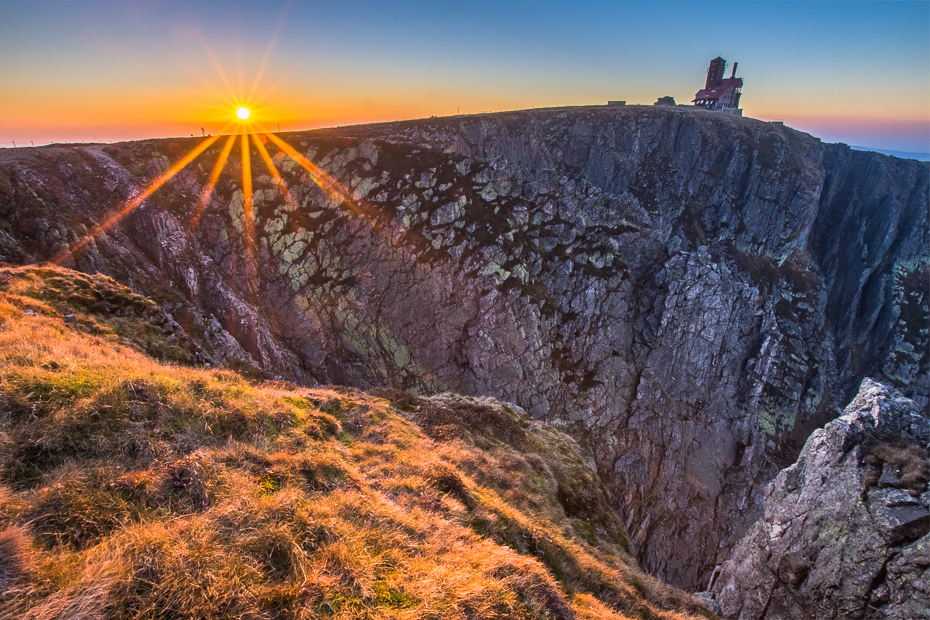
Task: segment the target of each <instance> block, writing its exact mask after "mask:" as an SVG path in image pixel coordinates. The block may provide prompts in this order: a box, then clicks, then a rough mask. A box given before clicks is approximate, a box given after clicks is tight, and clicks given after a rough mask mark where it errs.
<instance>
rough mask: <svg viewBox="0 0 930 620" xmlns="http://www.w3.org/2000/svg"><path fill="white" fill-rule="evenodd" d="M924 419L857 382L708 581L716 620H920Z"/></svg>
mask: <svg viewBox="0 0 930 620" xmlns="http://www.w3.org/2000/svg"><path fill="white" fill-rule="evenodd" d="M928 444H930V419H928V418H927V417H926V414H925V413H924V412H923V411H921V410H919V409H918V407H917V406H916V405H915V403H914V402H913V401H912V400H910V399H907V398H903V397H902V396H901V395H900V394H899V393H898V392H897V391H895V390H893V389H890V388H888V387H886V386H883V385H881V384H878V383H875V382H873V381H871V380H869V379H866V380H865V381H863V382H862V387H861V388H860V390H859V394H858V395H857V396H856V398H855V399H854V400H853V402H852V403H851V404H850V405H849V407H847V408H846V411H845V413H844V414H843V416H841V417H840V418H838V419H837V420H834V421H833V422H830V423H829V424H827V425H826V427H825V428H824V429H822V430H817V431H814V434H813V435H811V437H810V439H808V441H807V443H806V444H805V446H804V449H803V450H802V451H801V456H800V457H799V458H798V461H797V463H795V464H794V465H792V466H791V467H788V468H787V469H784V470H782V471H781V472H780V473H779V474H778V476H777V477H776V478H775V480H774V481H773V482H772V484H771V486H770V488H769V489H768V490H767V492H766V497H765V508H764V515H763V518H762V519H760V520H759V521H758V522H757V523H756V524H755V525H754V526H753V527H752V529H751V530H750V532H749V534H748V535H747V536H746V538H744V539H743V540H742V541H740V543H739V544H738V545H737V546H736V548H735V549H734V550H733V554H732V556H733V557H732V559H731V560H729V561H728V562H726V563H725V564H724V565H723V567H722V569H721V570H720V572H719V575H715V583H714V586H713V591H714V594H715V596H716V599H717V601H718V603H719V604H720V607H721V610H722V612H723V614H724V616H725V617H727V618H739V619H740V620H749V619H754V618H767V619H768V620H779V619H782V618H784V619H785V620H787V619H792V618H821V619H824V620H828V619H831V618H900V619H901V620H904V619H913V618H927V617H930V571H928V570H927V569H928V568H930V511H928V510H927V507H928V505H930V492H928V486H927V484H928V479H930V461H928V454H927V448H928Z"/></svg>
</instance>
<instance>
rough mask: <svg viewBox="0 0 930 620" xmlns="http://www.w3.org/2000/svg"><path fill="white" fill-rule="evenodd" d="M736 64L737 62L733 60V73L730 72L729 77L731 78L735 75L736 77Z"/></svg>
mask: <svg viewBox="0 0 930 620" xmlns="http://www.w3.org/2000/svg"><path fill="white" fill-rule="evenodd" d="M738 64H739V63H738V62H734V63H733V73H731V74H730V77H731V78H735V77H736V65H738Z"/></svg>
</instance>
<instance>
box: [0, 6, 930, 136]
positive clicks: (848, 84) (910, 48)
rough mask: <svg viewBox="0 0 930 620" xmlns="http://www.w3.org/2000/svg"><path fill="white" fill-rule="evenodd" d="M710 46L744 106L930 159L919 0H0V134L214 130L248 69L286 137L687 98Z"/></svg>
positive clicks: (927, 33)
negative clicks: (407, 121)
mask: <svg viewBox="0 0 930 620" xmlns="http://www.w3.org/2000/svg"><path fill="white" fill-rule="evenodd" d="M717 55H721V56H723V57H724V58H726V59H727V60H728V61H730V62H731V63H732V62H733V61H738V62H739V69H738V72H737V75H739V76H741V77H743V78H744V80H745V86H744V89H743V91H744V95H743V101H742V106H743V108H744V110H745V112H744V113H745V115H747V116H752V117H755V118H761V119H765V120H783V121H785V123H786V124H788V125H790V126H792V127H796V128H798V129H801V130H803V131H807V132H810V133H812V134H814V135H816V136H818V137H820V138H822V139H824V140H825V141H829V142H846V143H848V144H855V145H861V146H867V147H872V148H880V149H895V150H900V151H910V152H930V2H927V1H926V0H914V1H891V0H885V1H881V2H868V1H853V2H846V1H841V0H834V1H823V2H821V1H813V0H808V1H800V2H798V1H789V0H741V1H725V0H690V1H677V2H673V1H662V0H657V1H650V2H645V1H638V2H622V1H616V0H614V1H612V2H606V1H603V2H594V1H585V0H579V1H577V2H574V3H571V4H568V3H563V2H553V1H549V0H536V1H534V2H523V1H506V0H501V1H499V2H487V1H484V0H475V1H472V2H464V1H460V0H439V1H433V2H423V1H392V2H387V1H381V2H379V1H376V0H353V1H352V2H341V1H335V0H330V1H328V2H318V1H311V0H304V1H299V0H291V1H287V0H272V1H268V2H262V3H256V2H246V1H235V0H231V1H226V2H221V1H219V0H199V1H197V2H183V1H181V0H136V1H130V0H0V146H10V144H9V142H10V141H13V140H16V141H17V143H19V142H20V141H23V142H26V141H29V140H34V141H35V142H36V144H44V143H47V142H50V141H85V140H86V141H110V140H125V139H139V138H146V137H164V136H178V135H189V134H191V133H194V134H196V135H199V134H200V128H201V127H203V128H204V129H205V131H206V132H207V133H216V132H218V131H220V130H221V129H222V128H223V126H224V125H225V124H226V123H227V122H228V121H229V120H231V118H232V115H233V112H234V107H235V105H234V104H235V103H237V102H238V100H242V99H246V98H247V94H248V93H249V92H250V90H251V88H252V86H253V84H254V83H255V82H256V79H257V85H256V87H255V89H254V92H255V98H257V99H259V101H257V102H256V101H253V102H252V103H253V104H254V107H255V115H256V117H257V120H258V121H259V122H262V123H264V124H265V125H266V126H267V127H269V128H271V129H276V128H277V127H278V125H280V127H281V129H283V130H294V129H310V128H314V127H321V126H332V125H344V124H353V123H359V122H374V121H381V120H395V119H400V118H417V117H424V116H430V115H437V116H446V115H450V114H455V113H457V112H461V113H463V114H464V113H472V112H482V111H499V110H508V109H523V108H530V107H551V106H560V105H589V104H603V103H604V102H606V101H607V100H608V99H625V100H627V101H628V102H629V103H644V104H650V103H652V102H653V101H655V100H656V98H658V97H659V96H663V95H672V96H674V97H675V99H676V100H677V101H678V102H679V103H684V102H689V101H690V100H691V99H692V98H693V96H694V93H695V91H696V90H698V88H700V87H701V86H702V85H703V82H704V77H705V72H706V68H707V63H708V61H709V60H710V59H711V58H713V57H715V56H717ZM263 66H264V69H262V67H263ZM221 74H222V75H225V78H226V82H228V84H227V83H225V82H224V79H223V77H221ZM728 75H729V69H728Z"/></svg>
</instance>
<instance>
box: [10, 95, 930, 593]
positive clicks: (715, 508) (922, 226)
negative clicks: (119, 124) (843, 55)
mask: <svg viewBox="0 0 930 620" xmlns="http://www.w3.org/2000/svg"><path fill="white" fill-rule="evenodd" d="M282 137H283V138H284V139H285V140H286V141H287V142H288V143H290V144H291V145H293V146H294V147H295V148H297V149H298V150H299V151H301V152H302V153H305V154H306V156H307V157H308V158H309V159H310V160H312V161H313V162H314V163H315V164H316V165H318V166H320V167H321V168H322V169H323V170H325V171H326V172H327V173H328V174H330V175H332V177H333V178H335V179H336V180H338V181H339V182H340V183H341V184H342V185H343V186H344V187H345V188H346V190H347V192H349V193H350V194H351V198H352V199H351V201H344V200H343V197H341V196H338V195H337V194H335V193H333V192H332V191H329V192H327V191H324V190H323V189H321V188H320V187H318V186H317V185H316V184H314V183H313V181H312V180H311V179H310V178H309V176H308V175H307V174H306V173H305V172H304V170H303V169H302V168H300V167H299V166H298V165H297V164H296V162H294V161H293V160H292V159H290V158H289V157H287V156H285V154H284V153H278V151H277V149H276V148H275V147H274V145H273V144H271V143H269V144H268V149H269V151H270V153H271V155H272V156H273V158H274V161H275V163H276V165H277V167H278V169H279V170H280V171H281V174H282V177H283V178H284V181H285V182H286V183H287V185H288V187H289V188H290V193H291V197H292V201H291V202H290V203H288V201H286V200H285V197H284V196H283V195H282V194H281V192H280V191H279V190H278V189H276V187H275V185H274V183H273V182H272V179H271V177H270V175H269V174H268V171H267V169H266V168H265V166H264V164H263V162H262V160H261V158H260V157H259V155H258V153H257V152H255V151H254V150H253V154H252V157H251V162H252V174H253V178H254V179H255V185H254V189H255V192H254V204H255V210H254V214H255V221H254V227H255V231H256V233H257V235H256V237H257V238H256V240H255V242H254V249H252V250H250V247H251V246H250V242H249V241H248V240H247V235H246V234H245V233H246V232H247V231H248V226H247V221H246V218H245V212H244V209H243V202H244V201H243V196H242V192H241V160H240V158H239V156H238V155H237V154H236V153H237V152H238V147H237V148H236V149H234V150H233V153H234V154H233V157H231V158H230V162H229V163H228V164H227V167H226V172H224V174H223V175H222V176H221V177H220V181H219V183H218V185H217V191H216V193H215V194H214V196H213V198H212V200H211V202H210V203H209V204H208V205H207V207H206V208H205V209H202V210H201V209H200V208H199V206H198V202H197V196H198V194H199V192H200V191H201V187H202V185H203V183H204V182H205V180H206V177H207V175H208V173H209V171H210V168H211V167H212V166H213V162H214V161H215V159H216V157H217V155H218V153H219V150H220V149H221V147H222V141H220V142H217V143H216V144H215V145H214V146H213V147H211V149H209V150H208V151H207V152H206V153H205V154H204V155H203V156H202V157H201V159H199V160H197V162H195V163H194V165H192V166H191V167H189V168H188V169H186V170H185V171H183V172H182V173H180V174H179V175H178V176H176V177H175V178H174V179H173V180H172V181H171V182H169V184H167V185H166V186H165V187H164V188H162V189H161V190H159V192H158V193H156V194H155V195H154V196H153V197H152V198H150V199H148V200H147V201H146V202H145V203H143V205H142V206H141V207H140V208H138V209H137V210H135V211H133V212H132V213H130V214H129V215H128V216H127V217H126V218H125V219H124V220H123V221H122V222H121V223H120V224H119V225H118V226H116V227H115V228H113V229H110V230H108V231H107V232H106V233H105V234H100V235H97V236H96V237H94V238H93V241H92V242H87V243H85V242H84V240H85V239H87V238H88V235H91V234H93V232H94V231H95V230H96V229H97V227H98V226H99V225H100V224H101V223H103V222H105V221H106V220H107V218H108V217H109V215H110V214H112V213H113V212H115V211H117V210H118V209H119V208H120V207H121V206H122V205H123V204H125V202H126V201H127V199H128V197H130V196H131V195H134V194H135V193H136V192H138V191H140V188H142V187H143V186H144V185H145V183H146V182H147V181H148V180H149V179H151V178H152V177H153V176H154V175H156V174H158V173H159V172H160V171H162V170H165V169H166V168H167V167H168V166H169V165H170V164H171V163H173V162H174V161H177V160H178V159H180V158H181V157H182V156H183V155H184V153H186V152H187V151H188V150H190V149H191V148H193V147H194V145H195V144H196V141H194V140H188V139H178V140H151V141H143V142H134V143H123V144H115V145H109V146H102V145H98V146H62V147H46V148H42V149H29V150H25V149H24V150H20V151H15V152H13V151H6V152H3V153H2V154H0V227H2V228H0V255H2V256H3V260H6V261H11V262H30V261H42V260H47V259H49V258H51V257H52V256H54V255H56V254H58V253H60V252H61V251H62V250H64V249H69V248H73V249H74V253H73V256H72V257H71V258H70V259H69V261H72V262H69V264H68V265H67V266H70V265H71V264H73V265H74V266H76V267H77V268H79V269H81V270H83V271H87V272H94V271H99V272H102V273H106V274H108V275H111V276H113V277H115V278H116V279H118V280H120V281H122V282H124V283H126V284H129V285H130V286H133V287H134V288H135V289H136V290H138V291H140V292H144V293H146V294H147V295H149V296H151V297H154V298H156V299H158V300H159V301H160V302H162V304H163V307H164V308H165V309H166V310H167V311H168V312H169V313H171V316H172V317H173V320H175V321H177V322H178V323H179V324H180V326H181V327H183V329H184V331H185V333H186V334H187V337H189V338H190V341H191V346H192V347H195V346H197V345H195V344H194V343H201V345H200V346H202V347H203V350H202V351H201V352H198V353H199V354H201V355H202V356H203V357H204V359H205V360H206V361H208V362H212V363H230V364H233V365H236V366H238V367H242V368H252V369H254V372H256V373H258V374H262V373H264V374H265V375H267V376H278V377H281V378H285V379H288V380H292V381H296V382H300V383H305V384H313V383H314V382H320V383H342V384H348V385H352V386H358V387H370V386H376V385H388V386H392V387H398V388H404V389H409V390H414V391H417V392H420V393H437V392H440V391H444V390H452V391H456V392H460V393H463V394H468V395H477V396H484V395H487V396H493V397H496V398H499V399H502V400H505V401H510V402H514V403H516V404H518V405H519V406H521V407H523V408H524V409H526V410H527V411H529V412H530V413H531V414H532V415H533V416H535V417H537V418H541V419H546V420H547V421H549V422H550V423H552V424H556V425H559V426H560V427H562V428H563V429H564V430H566V431H568V432H569V433H571V434H572V435H573V436H574V437H576V438H577V439H579V440H580V441H581V442H582V444H583V445H584V447H585V448H586V449H587V450H588V451H589V453H590V454H591V457H592V459H593V461H594V463H595V464H596V466H597V469H598V471H599V472H600V475H601V477H602V479H603V480H604V481H605V483H606V485H607V488H608V489H609V491H610V493H611V499H612V501H613V503H614V504H615V506H616V507H617V508H618V509H619V510H620V512H621V514H623V515H624V517H625V519H626V522H627V526H628V528H629V529H630V530H631V531H632V532H633V533H634V534H635V535H636V536H637V541H636V542H637V545H638V548H639V554H640V559H641V561H642V564H643V567H644V568H645V569H646V570H648V571H650V572H652V573H654V574H656V575H657V576H659V577H661V578H663V579H665V580H667V581H669V582H671V583H673V584H675V585H678V586H682V587H690V588H692V589H693V590H700V589H703V588H704V587H705V586H706V584H707V579H708V577H709V576H710V574H711V572H712V571H713V569H714V567H715V566H716V565H719V564H721V563H723V562H724V561H725V560H727V559H728V557H729V553H730V550H731V549H732V548H733V547H734V545H735V544H736V543H737V541H738V540H739V539H740V538H742V536H743V535H745V534H746V533H747V531H748V530H749V528H750V526H751V525H752V524H753V523H754V522H755V521H756V519H758V518H759V517H760V515H761V513H762V499H763V496H764V494H763V489H764V487H765V485H766V484H767V483H768V482H770V481H771V480H772V479H773V478H774V477H775V476H776V474H777V473H778V470H779V468H781V467H785V466H787V465H789V464H791V463H792V462H793V461H794V459H795V458H796V457H797V455H798V453H799V452H800V450H801V447H802V446H803V444H804V442H805V440H806V439H807V437H808V435H809V434H810V433H811V431H813V430H814V429H815V428H818V427H820V426H823V424H824V423H826V422H827V421H829V420H832V419H834V418H836V417H837V416H839V415H840V414H841V412H842V407H844V406H845V405H846V403H848V402H849V401H850V400H851V399H852V398H853V396H854V395H855V393H856V390H857V388H858V386H859V383H860V381H861V379H862V378H863V377H865V376H872V377H875V378H877V379H880V380H882V381H884V382H886V383H888V384H890V385H892V386H894V387H896V388H897V389H899V390H901V391H902V392H903V393H904V395H906V396H907V397H909V398H911V399H913V400H914V401H915V402H916V403H917V405H918V406H921V407H926V405H927V402H928V400H927V399H928V390H930V385H928V375H930V369H928V329H927V324H928V310H927V304H928V301H930V291H928V263H930V258H928V249H927V248H928V240H930V238H928V213H927V204H928V179H930V166H928V165H927V164H926V163H919V162H916V161H910V160H900V159H895V158H891V157H887V156H882V155H878V154H875V153H865V152H856V151H852V150H850V149H849V148H848V147H846V146H844V145H833V144H822V143H821V142H820V141H818V140H817V139H815V138H813V137H811V136H809V135H806V134H803V133H800V132H797V131H794V130H792V129H790V128H787V127H784V126H782V125H780V124H773V123H765V122H761V121H756V120H753V119H748V118H735V117H727V116H722V115H718V114H714V113H710V112H704V111H699V110H694V109H691V108H683V107H679V108H673V109H663V108H651V107H637V106H631V107H628V108H620V109H617V108H593V107H592V108H566V109H554V110H534V111H525V112H511V113H502V114H495V115H482V116H468V117H454V118H444V119H429V120H421V121H409V122H402V123H390V124H382V125H368V126H358V127H349V128H343V129H334V130H325V131H316V132H306V133H292V134H282ZM66 244H67V245H66ZM250 256H252V257H254V258H251V259H250V258H249V257H250ZM66 262H68V261H66Z"/></svg>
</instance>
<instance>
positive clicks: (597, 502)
mask: <svg viewBox="0 0 930 620" xmlns="http://www.w3.org/2000/svg"><path fill="white" fill-rule="evenodd" d="M66 315H73V317H72V316H69V317H68V320H67V321H65V320H64V319H65V316H66ZM158 316H161V315H159V313H158V309H157V307H156V306H154V304H152V303H151V302H150V301H148V300H146V299H144V298H141V297H138V296H136V295H133V294H132V293H131V292H130V291H129V290H128V289H126V288H125V287H121V286H120V285H118V284H116V283H114V282H113V281H112V280H110V279H108V278H105V277H102V276H86V275H83V274H79V273H76V272H71V271H68V270H65V269H58V268H49V267H17V268H5V269H0V617H2V618H35V619H45V618H48V619H50V618H75V617H80V618H153V619H154V618H165V619H167V618H219V617H222V618H255V619H259V618H268V619H271V618H669V619H671V618H685V617H690V616H688V614H689V613H696V614H706V613H707V612H706V611H704V610H703V608H701V607H699V606H698V605H696V604H695V602H694V601H693V600H692V599H691V597H690V596H689V595H687V594H684V593H682V592H679V591H677V590H674V589H672V588H670V587H668V586H665V585H663V584H661V583H659V582H657V581H656V580H654V579H652V578H650V577H648V576H646V575H644V574H643V573H641V572H640V571H639V570H638V569H637V568H636V567H635V564H634V562H633V561H632V560H631V559H630V558H629V556H628V555H627V553H626V544H627V543H626V537H625V534H624V532H623V529H622V527H621V525H620V523H619V522H618V521H617V518H616V517H615V516H614V514H613V513H612V512H611V510H610V508H609V506H608V504H607V502H606V499H605V497H604V493H603V491H602V490H601V487H600V485H599V483H598V481H597V479H596V477H595V476H594V474H593V473H592V472H591V471H590V469H589V468H588V467H587V466H586V465H585V463H584V461H583V459H582V457H581V456H580V455H579V453H578V450H577V447H576V445H575V444H574V442H572V441H571V440H570V439H569V438H568V437H567V436H565V435H563V434H561V433H559V432H557V431H555V430H553V429H551V428H546V427H544V426H542V425H541V424H539V423H537V422H534V421H532V420H531V419H530V418H528V417H527V416H526V415H525V414H523V413H522V412H520V411H518V410H516V409H515V408H514V407H511V406H508V405H506V404H502V403H499V402H496V401H492V400H488V399H473V398H464V397H460V396H455V395H448V394H446V395H440V396H437V397H434V398H416V397H413V396H410V395H408V394H406V393H404V392H398V391H391V390H383V391H374V392H372V393H370V394H365V393H362V392H358V391H356V390H352V389H347V388H335V387H329V388H321V389H304V388H299V387H297V386H294V385H291V384H285V383H280V382H266V383H262V384H254V383H250V382H249V381H247V380H246V379H244V378H243V377H242V376H241V375H238V374H236V373H234V372H231V371H229V370H221V369H210V370H208V369H202V368H196V367H192V366H182V365H173V364H169V363H166V362H162V361H157V360H156V359H155V357H158V358H161V359H165V360H175V361H176V362H182V363H184V362H189V361H190V360H189V359H188V358H187V354H186V353H185V349H184V347H183V346H179V345H178V343H177V342H176V334H175V333H174V332H173V331H172V329H171V328H170V325H168V326H165V325H162V326H159V325H157V324H156V323H158V320H157V317H158ZM173 338H174V340H172V339H173Z"/></svg>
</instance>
